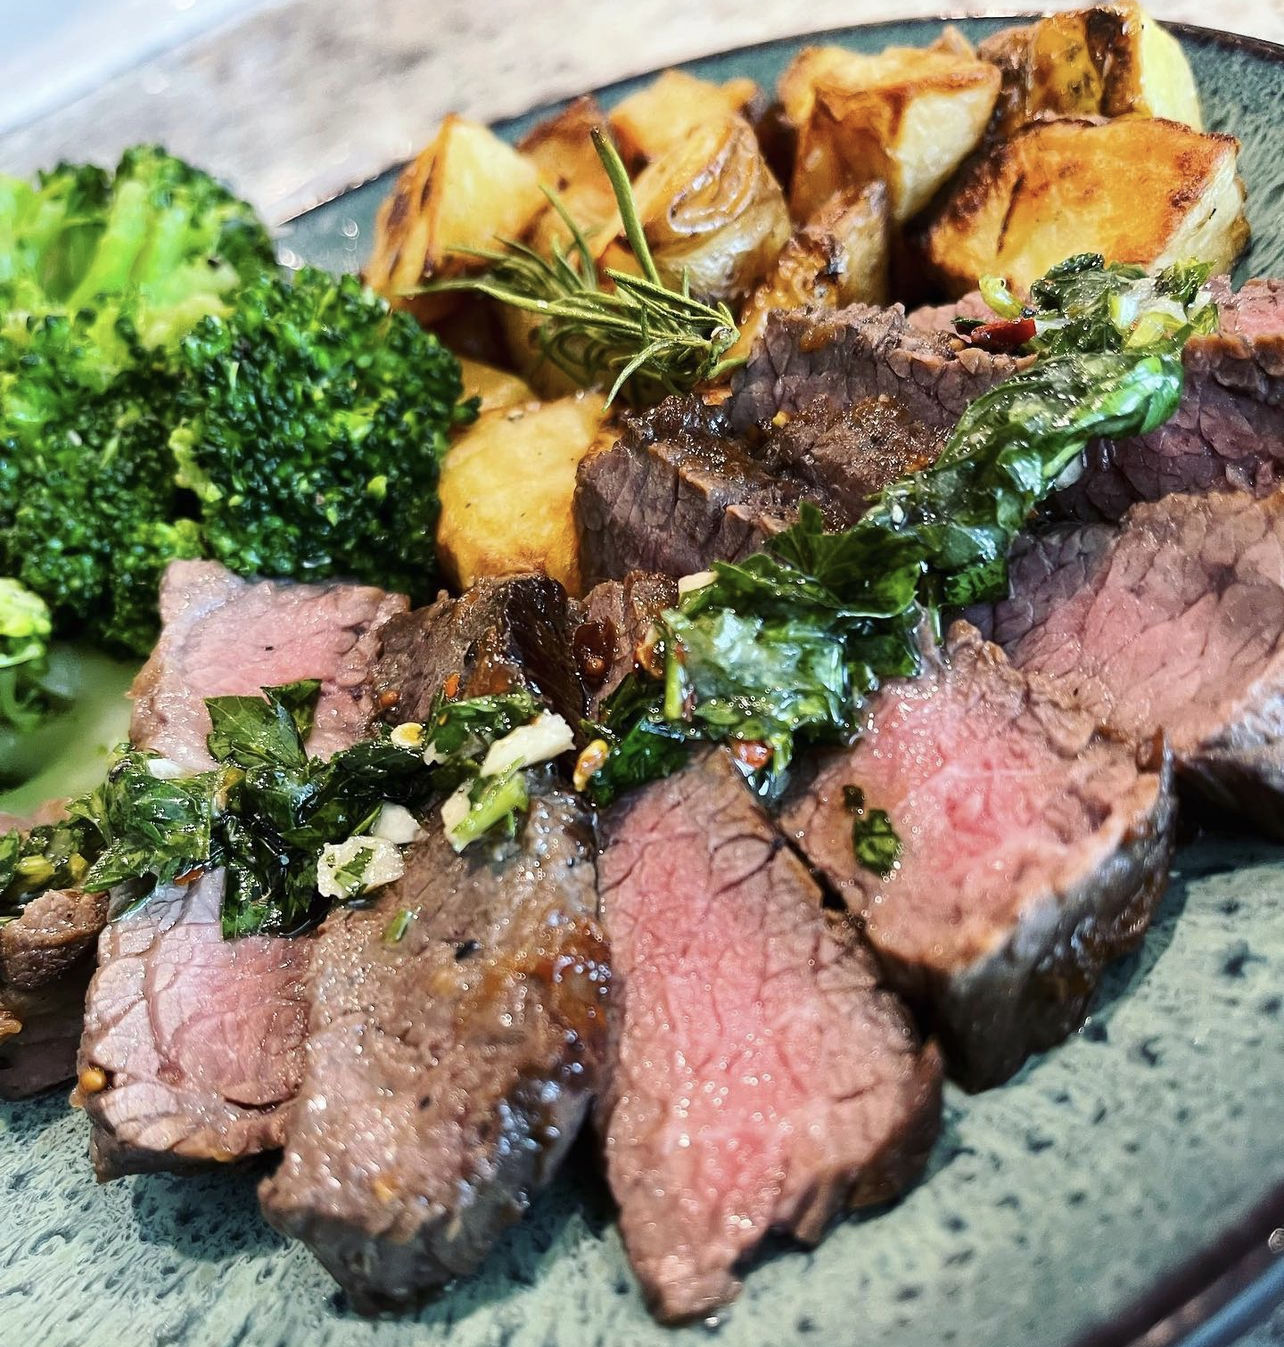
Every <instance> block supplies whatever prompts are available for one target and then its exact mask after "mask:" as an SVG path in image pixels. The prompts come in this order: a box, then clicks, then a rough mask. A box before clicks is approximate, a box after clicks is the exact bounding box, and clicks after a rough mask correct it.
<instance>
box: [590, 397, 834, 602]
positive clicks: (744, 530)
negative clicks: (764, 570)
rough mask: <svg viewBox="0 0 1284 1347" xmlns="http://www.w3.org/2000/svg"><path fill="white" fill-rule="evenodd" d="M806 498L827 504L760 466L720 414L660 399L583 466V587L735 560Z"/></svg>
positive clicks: (689, 402)
mask: <svg viewBox="0 0 1284 1347" xmlns="http://www.w3.org/2000/svg"><path fill="white" fill-rule="evenodd" d="M804 497H806V498H809V499H812V500H815V501H816V502H817V503H818V504H822V505H823V503H824V500H823V497H821V496H818V495H817V493H816V492H815V491H814V490H813V491H808V490H806V489H805V487H804V485H803V484H802V483H801V482H800V481H798V480H796V479H793V478H788V477H777V476H775V475H773V474H772V473H771V472H769V471H768V470H767V468H766V467H764V466H763V465H762V464H761V463H758V462H756V461H755V460H754V459H753V458H752V457H751V456H750V455H749V453H748V452H747V449H746V447H745V445H743V444H741V443H738V442H737V441H736V440H734V439H732V438H731V437H730V435H729V433H728V426H727V421H726V418H725V416H724V415H723V412H722V411H721V409H720V408H717V407H712V406H706V405H705V403H704V402H702V401H701V400H700V398H698V397H696V396H694V395H692V396H689V397H683V398H679V397H671V398H666V399H665V400H664V401H663V402H662V403H660V405H659V406H658V407H654V408H652V409H651V410H650V411H648V412H644V413H641V414H639V415H636V416H630V417H627V418H626V419H625V423H624V429H623V430H622V432H621V434H620V438H619V439H618V440H617V441H616V442H615V444H614V445H613V446H612V447H611V448H609V449H605V450H603V451H601V452H600V453H596V454H591V455H589V456H588V457H587V458H585V459H584V460H583V461H582V462H581V464H580V468H579V474H578V477H577V480H576V487H575V526H576V530H577V532H578V534H579V540H580V567H581V570H582V572H583V575H584V579H585V583H586V584H590V585H594V584H597V583H599V582H600V581H602V580H613V579H620V578H621V577H622V576H624V575H626V574H627V573H628V572H629V571H633V570H642V571H663V572H664V573H666V574H668V575H686V574H690V573H691V572H693V571H699V570H703V569H704V568H705V567H706V566H707V565H708V564H709V562H710V561H713V560H715V559H721V560H724V561H734V560H737V559H738V558H740V557H743V556H746V555H748V554H749V553H750V552H756V551H757V550H758V549H759V548H760V547H761V546H762V544H763V542H765V541H766V539H767V538H769V537H770V536H771V535H772V534H773V533H778V532H779V531H780V530H781V529H782V528H784V527H785V526H786V525H788V524H789V523H791V522H792V521H793V519H794V517H795V515H796V512H797V508H798V502H799V501H800V500H801V499H803V498H804Z"/></svg>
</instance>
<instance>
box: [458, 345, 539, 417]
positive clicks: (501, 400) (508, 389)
mask: <svg viewBox="0 0 1284 1347" xmlns="http://www.w3.org/2000/svg"><path fill="white" fill-rule="evenodd" d="M459 373H460V376H461V377H462V379H463V381H464V397H466V398H478V399H479V400H480V406H479V408H478V410H479V411H480V412H481V413H482V414H483V415H484V414H485V413H486V412H493V411H498V410H499V409H500V408H502V407H516V406H519V405H520V404H521V403H524V402H534V401H536V397H535V390H534V389H533V388H531V386H530V384H528V383H526V382H525V381H524V380H522V379H519V378H518V377H517V375H516V374H510V373H509V372H508V371H507V370H502V369H497V368H496V367H495V366H494V365H488V364H486V363H484V362H483V361H481V360H470V359H469V358H468V357H467V356H460V357H459Z"/></svg>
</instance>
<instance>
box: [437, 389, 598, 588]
mask: <svg viewBox="0 0 1284 1347" xmlns="http://www.w3.org/2000/svg"><path fill="white" fill-rule="evenodd" d="M604 415H605V409H604V405H603V399H602V397H601V395H600V394H596V393H578V394H575V395H573V396H571V397H566V398H561V399H559V400H558V401H557V402H546V403H538V402H536V403H527V404H525V405H524V406H517V407H507V408H503V409H500V410H496V411H491V412H486V413H484V414H483V415H482V416H480V417H479V418H478V419H477V420H476V421H475V422H474V423H473V424H472V425H471V426H470V427H469V428H468V429H467V430H466V431H465V432H464V433H463V434H462V435H461V436H460V437H459V439H457V440H456V441H455V442H454V444H452V445H451V447H450V449H449V450H448V451H447V453H446V457H445V460H444V461H443V463H442V468H441V481H440V483H439V485H438V494H439V496H440V498H441V518H440V521H439V523H438V525H437V556H438V558H439V560H440V562H441V565H442V568H443V570H444V571H445V572H446V575H447V576H448V578H449V579H450V580H451V581H452V582H453V583H454V584H456V585H458V586H460V587H461V588H465V587H467V586H468V585H471V584H472V583H473V582H474V581H475V580H477V578H478V577H479V576H483V575H512V574H515V573H518V572H521V571H531V570H535V571H544V572H545V573H546V574H548V575H550V576H552V577H553V578H554V579H555V580H560V581H561V582H562V584H563V585H565V586H566V588H567V589H568V590H569V591H570V593H572V594H578V593H579V591H580V564H579V541H578V539H577V537H576V533H575V522H574V519H573V517H572V513H571V503H572V499H573V497H574V495H575V470H576V468H577V467H578V466H579V462H580V459H581V458H583V457H584V455H585V454H586V453H587V452H588V451H589V449H590V447H591V446H592V445H593V443H594V440H595V438H596V436H597V434H598V431H599V429H600V427H601V425H602V421H603V417H604Z"/></svg>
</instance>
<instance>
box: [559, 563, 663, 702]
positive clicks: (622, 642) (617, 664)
mask: <svg viewBox="0 0 1284 1347" xmlns="http://www.w3.org/2000/svg"><path fill="white" fill-rule="evenodd" d="M679 597H680V596H679V594H678V584H677V581H676V580H675V579H673V577H672V576H668V575H657V574H654V573H652V572H649V571H630V572H629V573H628V574H627V575H626V576H625V577H624V579H623V580H605V581H603V582H602V584H600V585H597V586H596V587H595V588H594V589H592V590H591V591H590V592H589V593H588V594H587V595H586V596H585V598H584V602H583V604H582V606H581V613H582V617H581V620H580V622H579V623H578V624H577V626H576V628H575V636H574V642H573V644H574V650H575V662H576V665H577V667H578V669H579V673H580V677H581V679H582V680H583V682H584V685H585V687H587V688H588V689H589V701H588V715H589V716H591V717H596V716H598V715H599V714H600V713H601V710H602V706H603V703H605V702H606V700H607V698H609V697H610V695H611V694H612V693H613V692H615V691H616V690H617V689H618V688H619V686H620V684H621V683H623V682H624V680H625V679H626V678H627V677H628V676H629V674H631V673H632V672H633V671H634V670H635V669H636V668H637V667H638V663H637V652H638V649H639V647H640V646H641V645H642V643H643V642H644V641H645V640H646V638H647V635H648V633H649V632H650V631H651V628H652V626H653V624H654V623H655V621H656V619H657V618H658V617H659V616H660V614H661V613H662V612H664V610H665V609H666V608H674V607H676V606H677V603H678V599H679Z"/></svg>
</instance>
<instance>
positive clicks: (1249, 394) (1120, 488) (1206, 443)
mask: <svg viewBox="0 0 1284 1347" xmlns="http://www.w3.org/2000/svg"><path fill="white" fill-rule="evenodd" d="M1210 290H1211V293H1212V297H1213V299H1214V302H1215V303H1216V305H1217V311H1218V320H1219V331H1218V332H1217V333H1215V334H1213V335H1211V336H1202V337H1193V338H1191V340H1190V341H1189V342H1187V344H1186V346H1185V348H1184V350H1183V353H1182V361H1183V364H1184V367H1185V373H1186V385H1185V389H1184V392H1183V394H1182V400H1181V405H1180V406H1179V407H1178V409H1177V412H1176V414H1175V415H1174V416H1173V417H1172V418H1171V419H1170V420H1169V421H1167V422H1165V423H1164V425H1162V426H1160V427H1159V429H1158V430H1154V431H1152V432H1151V433H1150V434H1149V435H1141V436H1134V437H1132V438H1130V439H1125V440H1119V441H1115V442H1098V443H1096V444H1094V445H1093V446H1092V447H1091V448H1090V449H1089V451H1088V456H1087V464H1086V469H1085V471H1084V472H1083V473H1082V474H1081V475H1080V476H1079V477H1078V479H1077V480H1076V481H1075V482H1074V483H1073V484H1072V485H1071V486H1068V487H1066V488H1064V489H1063V490H1061V491H1059V492H1056V493H1055V494H1054V495H1053V496H1052V497H1051V499H1050V501H1049V503H1048V507H1049V509H1050V510H1051V511H1052V512H1054V513H1056V514H1059V515H1061V516H1063V517H1070V518H1074V519H1084V520H1096V519H1112V520H1113V519H1119V518H1121V517H1122V516H1123V514H1124V513H1125V512H1126V511H1127V509H1128V507H1129V506H1130V505H1134V504H1136V503H1137V502H1138V501H1142V500H1159V499H1160V498H1161V497H1163V496H1166V495H1169V494H1171V493H1173V492H1203V491H1226V490H1235V491H1248V492H1251V493H1252V494H1254V495H1256V496H1268V495H1270V494H1271V493H1272V492H1273V491H1275V490H1276V489H1277V488H1278V487H1279V486H1280V485H1281V484H1284V282H1281V281H1274V280H1252V281H1249V282H1248V283H1247V284H1246V285H1244V287H1243V288H1242V289H1241V290H1238V291H1232V289H1231V287H1230V282H1229V280H1228V279H1227V278H1226V277H1225V276H1221V277H1217V278H1215V279H1214V280H1213V281H1212V283H1211V285H1210ZM987 313H988V310H987V307H986V305H985V302H984V300H982V299H981V297H980V295H979V294H976V293H973V294H971V295H967V296H965V297H964V298H963V299H961V300H960V301H958V303H957V304H950V305H944V306H941V307H937V308H931V307H928V308H922V309H917V310H915V311H914V312H913V313H911V314H910V315H909V321H910V322H911V323H912V324H914V325H915V326H916V327H919V328H921V329H923V330H924V331H927V332H936V333H937V334H938V337H937V339H938V340H940V336H939V334H940V333H942V332H943V331H946V330H948V329H949V328H950V326H951V324H952V321H953V319H954V317H955V316H956V315H958V316H963V317H984V316H986V315H987ZM989 316H993V315H989Z"/></svg>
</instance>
